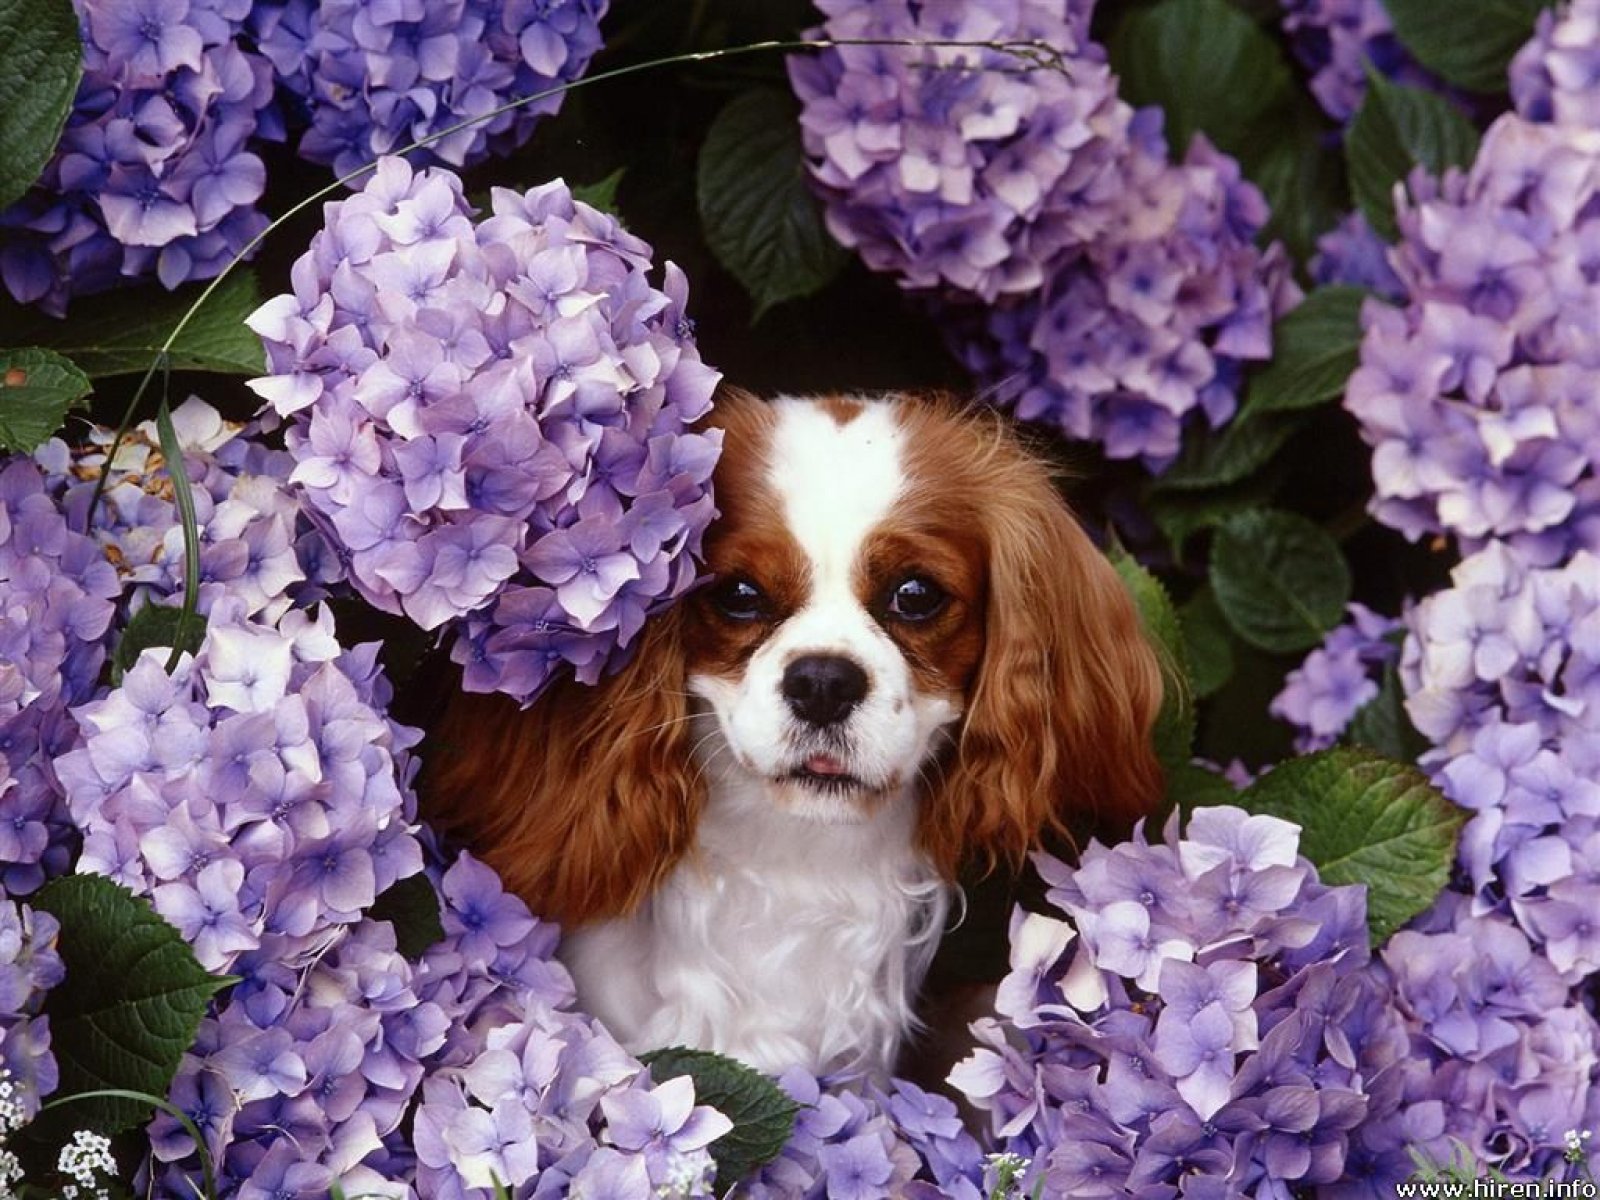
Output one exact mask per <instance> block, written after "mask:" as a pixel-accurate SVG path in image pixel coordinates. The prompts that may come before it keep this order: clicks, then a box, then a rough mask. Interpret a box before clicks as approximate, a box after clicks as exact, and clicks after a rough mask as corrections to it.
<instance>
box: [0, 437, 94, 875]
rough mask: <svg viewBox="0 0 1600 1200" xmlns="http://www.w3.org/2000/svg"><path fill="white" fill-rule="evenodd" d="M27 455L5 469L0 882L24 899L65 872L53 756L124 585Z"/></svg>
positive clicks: (62, 812)
mask: <svg viewBox="0 0 1600 1200" xmlns="http://www.w3.org/2000/svg"><path fill="white" fill-rule="evenodd" d="M46 483H47V476H46V474H45V472H44V471H42V470H41V469H40V468H39V467H38V466H37V465H36V464H34V463H32V462H30V461H28V460H27V459H25V458H14V459H12V460H10V461H9V462H5V463H4V464H3V465H0V887H3V888H4V890H5V892H6V894H8V895H11V896H21V895H27V894H28V893H30V892H33V891H35V890H36V889H37V888H38V887H39V886H40V885H41V884H42V883H44V881H45V880H46V879H47V878H49V877H51V876H55V875H59V874H61V873H62V872H64V871H65V870H66V869H67V865H68V858H69V856H70V853H71V844H72V823H71V821H70V819H69V818H68V815H67V811H66V808H65V806H64V804H63V803H62V799H61V796H60V790H59V788H58V787H57V786H56V784H55V776H54V772H53V771H52V769H51V765H50V764H51V760H52V759H53V758H54V757H55V756H56V755H57V754H60V753H62V752H64V751H65V750H66V749H67V748H68V747H69V746H71V745H72V743H73V739H74V737H75V732H76V727H75V725H74V723H73V721H72V718H71V717H70V716H69V715H68V710H69V709H70V708H71V707H72V706H73V705H75V704H79V703H82V702H83V701H85V700H87V699H89V697H90V696H91V695H92V694H93V692H94V689H95V686H96V681H97V679H98V677H99V674H100V668H101V666H102V664H103V663H104V661H105V653H106V641H107V635H108V631H109V630H110V627H111V621H112V616H113V614H114V612H115V600H116V597H117V596H118V595H119V593H120V592H121V590H122V589H121V584H120V582H119V581H118V579H117V574H116V572H115V570H113V569H112V567H111V564H110V563H108V562H106V560H105V559H104V557H102V556H101V554H100V552H99V549H98V547H97V546H96V545H95V543H94V541H93V540H91V539H90V538H88V537H85V536H84V535H82V534H80V533H77V532H74V530H73V529H72V527H71V526H70V525H69V524H68V522H67V520H66V519H65V518H64V517H63V515H62V513H61V511H60V509H59V508H58V507H57V506H56V504H55V501H54V500H53V498H52V497H51V495H50V494H49V493H48V491H47V488H46Z"/></svg>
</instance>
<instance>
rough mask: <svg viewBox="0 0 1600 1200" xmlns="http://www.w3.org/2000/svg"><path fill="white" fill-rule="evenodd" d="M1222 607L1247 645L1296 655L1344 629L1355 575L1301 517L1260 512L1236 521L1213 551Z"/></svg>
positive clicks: (1225, 526)
mask: <svg viewBox="0 0 1600 1200" xmlns="http://www.w3.org/2000/svg"><path fill="white" fill-rule="evenodd" d="M1211 587H1212V589H1213V590H1214V591H1215V592H1216V596H1217V607H1218V608H1220V609H1221V610H1222V613H1223V615H1224V616H1225V617H1227V618H1228V623H1229V624H1230V625H1232V626H1233V628H1234V631H1235V632H1236V633H1238V635H1239V636H1240V637H1242V638H1243V639H1244V640H1245V641H1247V642H1249V643H1250V644H1251V645H1253V646H1258V647H1260V648H1261V649H1263V650H1270V651H1273V652H1275V653H1279V654H1287V653H1292V652H1294V651H1297V650H1305V649H1308V648H1310V647H1311V646H1314V645H1316V644H1317V642H1319V641H1320V640H1321V639H1322V635H1323V634H1324V633H1326V632H1327V631H1328V630H1330V629H1332V628H1333V627H1334V626H1335V625H1337V624H1338V623H1339V620H1340V618H1341V617H1343V616H1344V609H1345V604H1346V603H1347V602H1348V601H1349V599H1350V568H1349V567H1348V566H1347V565H1346V564H1345V561H1344V555H1343V554H1342V553H1340V550H1339V543H1338V542H1336V541H1334V540H1333V538H1331V537H1329V536H1328V534H1327V533H1325V532H1324V531H1323V530H1322V529H1320V528H1319V527H1318V526H1316V525H1314V524H1312V523H1311V522H1310V521H1308V520H1306V519H1305V518H1304V517H1301V516H1297V515H1295V514H1294V513H1288V512H1279V511H1276V510H1274V509H1255V510H1253V511H1249V512H1242V513H1238V514H1236V515H1234V516H1232V517H1229V518H1228V519H1227V520H1226V521H1224V522H1223V523H1222V525H1221V526H1220V527H1219V528H1218V530H1217V536H1216V538H1215V539H1214V540H1213V541H1212V543H1211Z"/></svg>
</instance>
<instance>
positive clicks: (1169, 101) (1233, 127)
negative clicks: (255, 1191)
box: [1107, 0, 1291, 158]
mask: <svg viewBox="0 0 1600 1200" xmlns="http://www.w3.org/2000/svg"><path fill="white" fill-rule="evenodd" d="M1107 49H1108V51H1109V53H1110V56H1111V65H1112V68H1113V69H1114V70H1115V71H1116V72H1117V74H1118V76H1120V78H1121V88H1120V91H1121V95H1122V98H1123V99H1124V100H1127V101H1128V102H1129V103H1130V104H1133V105H1135V106H1143V105H1146V104H1159V105H1160V106H1161V107H1162V108H1164V109H1165V110H1166V114H1167V116H1166V120H1167V127H1166V128H1167V144H1168V145H1169V146H1171V148H1172V152H1173V155H1174V157H1177V158H1182V157H1183V155H1184V153H1185V152H1186V151H1187V150H1188V148H1189V142H1190V140H1191V139H1192V138H1193V137H1194V135H1195V134H1196V133H1199V132H1203V133H1205V134H1206V136H1208V137H1209V138H1210V139H1211V140H1212V141H1213V142H1215V143H1216V144H1217V145H1218V146H1219V147H1220V148H1221V149H1223V150H1226V151H1228V152H1229V153H1232V154H1237V153H1239V152H1241V151H1242V150H1244V149H1247V148H1250V147H1251V146H1252V145H1253V144H1254V143H1256V141H1257V139H1256V138H1255V132H1256V129H1257V127H1258V126H1259V125H1261V124H1262V123H1263V121H1264V119H1265V118H1266V117H1267V115H1268V114H1269V113H1271V111H1272V110H1273V109H1275V108H1278V107H1280V106H1282V105H1283V104H1284V103H1285V102H1286V101H1287V99H1288V97H1289V95H1290V80H1291V75H1290V72H1289V66H1288V64H1287V63H1286V62H1285V61H1284V57H1283V52H1282V50H1281V49H1280V48H1279V46H1278V43H1277V42H1276V41H1275V40H1274V39H1273V38H1272V37H1270V36H1269V35H1268V34H1267V32H1266V31H1265V30H1264V29H1262V27H1261V26H1259V25H1257V24H1256V23H1255V22H1254V21H1252V20H1251V19H1250V18H1249V17H1248V16H1246V15H1245V14H1244V13H1242V12H1240V11H1239V10H1238V9H1236V8H1234V7H1233V5H1231V4H1229V3H1227V0H1161V3H1159V4H1155V5H1153V6H1151V7H1149V8H1136V9H1132V10H1131V11H1130V12H1129V13H1128V15H1127V16H1126V17H1125V18H1124V19H1123V21H1122V23H1121V24H1120V25H1118V26H1117V30H1116V32H1115V34H1114V35H1113V36H1112V38H1111V42H1110V44H1109V46H1108V47H1107Z"/></svg>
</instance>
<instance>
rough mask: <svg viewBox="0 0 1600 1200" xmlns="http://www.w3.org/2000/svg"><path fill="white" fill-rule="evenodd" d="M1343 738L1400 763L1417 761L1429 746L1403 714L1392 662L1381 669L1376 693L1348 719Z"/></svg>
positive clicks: (1408, 718)
mask: <svg viewBox="0 0 1600 1200" xmlns="http://www.w3.org/2000/svg"><path fill="white" fill-rule="evenodd" d="M1344 740H1345V741H1347V742H1348V743H1349V744H1350V745H1352V746H1365V747H1366V748H1368V749H1370V750H1375V751H1377V752H1378V753H1379V754H1382V755H1385V756H1386V757H1388V758H1396V759H1399V760H1400V761H1401V762H1416V761H1417V756H1418V755H1420V754H1421V753H1422V752H1423V751H1424V750H1426V749H1427V748H1428V739H1427V738H1425V737H1423V736H1422V735H1421V734H1420V733H1418V732H1417V728H1416V726H1415V725H1413V724H1412V723H1411V718H1410V717H1409V716H1408V715H1407V714H1406V706H1405V692H1404V690H1403V689H1402V688H1401V686H1400V672H1399V671H1398V670H1397V669H1396V668H1395V665H1394V664H1393V663H1389V664H1387V665H1386V666H1385V667H1384V669H1383V680H1382V682H1381V683H1380V684H1379V685H1378V694H1377V695H1376V696H1374V697H1373V698H1372V699H1371V700H1369V701H1368V702H1367V703H1366V704H1364V705H1362V706H1361V708H1360V710H1359V711H1358V712H1357V713H1356V715H1355V716H1354V717H1352V718H1351V719H1350V726H1349V728H1348V729H1346V730H1345V734H1344Z"/></svg>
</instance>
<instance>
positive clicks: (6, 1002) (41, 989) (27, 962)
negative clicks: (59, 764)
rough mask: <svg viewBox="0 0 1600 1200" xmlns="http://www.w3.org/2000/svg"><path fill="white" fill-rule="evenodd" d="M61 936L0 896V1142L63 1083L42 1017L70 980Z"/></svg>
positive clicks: (50, 923)
mask: <svg viewBox="0 0 1600 1200" xmlns="http://www.w3.org/2000/svg"><path fill="white" fill-rule="evenodd" d="M3 788H4V784H0V789H3ZM59 932H60V925H59V924H58V923H57V921H56V919H55V918H54V917H52V916H51V915H50V914H49V913H47V912H35V911H34V910H32V909H30V908H29V907H28V906H27V905H26V904H18V903H15V902H13V901H11V900H9V899H3V898H0V1140H3V1135H4V1134H5V1133H6V1132H9V1131H10V1130H12V1129H15V1128H16V1127H17V1126H18V1125H20V1124H22V1123H24V1122H26V1121H29V1120H31V1119H32V1118H33V1117H34V1116H35V1115H36V1114H37V1113H38V1111H39V1102H40V1101H41V1100H42V1099H44V1097H46V1096H48V1095H49V1094H50V1093H51V1092H53V1091H55V1088H56V1084H57V1083H58V1082H59V1080H60V1072H59V1071H58V1069H57V1067H56V1059H55V1055H54V1054H53V1053H52V1052H51V1050H50V1018H49V1017H46V1016H42V1015H40V1013H39V1008H40V1006H41V1005H42V1004H43V1003H44V998H45V993H46V992H48V991H49V990H50V989H51V988H53V987H55V986H56V984H58V983H60V982H61V981H62V979H63V978H65V976H66V971H65V969H64V968H63V967H62V964H61V956H60V954H58V953H57V952H56V937H57V934H58V933H59Z"/></svg>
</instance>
